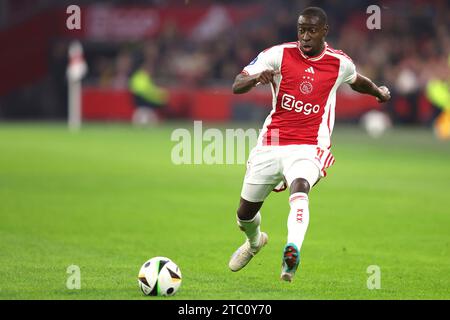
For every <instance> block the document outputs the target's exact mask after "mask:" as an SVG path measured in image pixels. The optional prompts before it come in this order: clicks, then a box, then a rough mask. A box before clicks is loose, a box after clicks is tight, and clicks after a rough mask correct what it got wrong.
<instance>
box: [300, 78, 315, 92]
mask: <svg viewBox="0 0 450 320" xmlns="http://www.w3.org/2000/svg"><path fill="white" fill-rule="evenodd" d="M312 91H313V85H312V84H311V82H309V81H308V80H303V81H302V82H301V83H300V92H301V93H303V94H310V93H311V92H312Z"/></svg>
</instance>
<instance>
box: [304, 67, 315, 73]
mask: <svg viewBox="0 0 450 320" xmlns="http://www.w3.org/2000/svg"><path fill="white" fill-rule="evenodd" d="M305 72H308V73H312V74H314V68H313V67H309V68H308V69H305Z"/></svg>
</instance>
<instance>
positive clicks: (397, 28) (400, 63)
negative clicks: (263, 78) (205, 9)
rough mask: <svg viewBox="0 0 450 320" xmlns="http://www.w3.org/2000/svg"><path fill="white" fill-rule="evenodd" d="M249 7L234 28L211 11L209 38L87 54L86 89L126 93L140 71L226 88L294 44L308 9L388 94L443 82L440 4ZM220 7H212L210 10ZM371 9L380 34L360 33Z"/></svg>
mask: <svg viewBox="0 0 450 320" xmlns="http://www.w3.org/2000/svg"><path fill="white" fill-rule="evenodd" d="M163 2H164V1H160V3H163ZM192 2H193V3H194V2H195V1H192ZM248 2H252V1H248ZM254 2H255V3H259V4H263V7H264V10H263V14H261V15H258V16H257V17H255V18H253V19H249V20H246V21H244V22H242V23H240V24H239V25H231V24H230V22H229V21H226V19H225V18H224V19H220V10H219V9H218V19H217V24H216V28H215V30H214V32H210V33H209V34H207V33H199V34H196V35H193V36H192V37H182V36H181V33H180V32H179V30H177V25H176V24H175V23H172V24H170V23H169V24H166V25H165V26H164V27H163V30H162V32H160V33H159V34H158V35H157V37H156V38H154V39H151V40H148V41H145V42H141V43H137V44H136V43H134V44H132V45H131V44H129V43H124V44H122V45H119V46H117V47H116V48H114V49H113V50H115V53H114V54H112V55H111V54H110V55H109V56H106V55H102V54H101V53H99V52H97V53H96V54H94V53H92V54H91V55H90V56H89V59H90V60H89V63H90V64H91V73H90V78H89V80H88V82H90V83H93V84H96V85H99V86H105V87H114V88H126V87H127V85H128V78H129V77H130V75H131V74H132V72H133V71H134V70H135V69H136V68H138V67H139V66H140V65H142V64H145V65H146V68H147V69H148V70H149V72H150V73H151V74H152V77H153V78H154V79H156V81H157V82H158V83H159V84H160V85H164V86H176V85H190V86H192V85H196V86H214V85H229V84H231V83H232V81H233V80H234V77H235V76H236V74H238V73H239V72H240V71H241V70H242V68H243V67H244V66H245V65H247V64H248V63H249V62H250V61H251V60H253V58H254V57H255V56H256V55H257V54H258V53H259V52H260V51H262V50H264V49H265V48H267V47H271V46H273V45H274V44H278V43H283V42H289V41H295V40H297V30H296V21H297V18H298V14H299V12H301V10H302V9H303V8H305V7H306V6H309V5H315V6H321V7H322V8H323V9H324V10H325V11H326V12H327V14H328V22H329V25H330V33H329V35H328V39H327V41H328V43H329V45H331V46H332V47H334V48H336V49H341V50H343V51H344V52H346V53H347V54H348V55H349V56H350V57H351V58H352V59H353V61H354V62H355V64H356V66H357V69H358V71H359V72H360V73H362V74H364V75H366V76H368V77H370V78H371V79H373V80H374V81H375V82H376V83H377V84H379V85H381V84H385V85H387V86H389V87H390V88H391V91H393V92H395V93H396V94H398V95H402V96H404V97H407V98H408V99H410V100H411V101H412V102H414V101H416V100H417V94H419V93H420V92H423V91H424V89H425V87H426V85H427V83H428V81H429V80H430V79H431V78H435V77H437V78H440V79H448V78H449V63H450V60H449V59H450V58H449V57H450V56H449V54H450V33H449V21H450V5H449V2H448V1H445V0H442V1H441V0H435V1H418V0H413V1H409V0H392V1H288V0H284V1H271V0H266V1H254ZM205 3H207V2H205ZM220 3H221V2H220V1H218V2H215V4H216V5H217V7H218V8H220ZM227 3H228V4H230V3H233V1H231V2H230V1H227ZM247 4H248V3H247ZM371 4H377V5H379V7H380V9H381V29H380V30H376V29H375V30H369V29H368V28H367V26H366V20H367V18H368V17H369V14H368V13H366V9H367V7H368V6H369V5H371ZM412 116H413V115H412Z"/></svg>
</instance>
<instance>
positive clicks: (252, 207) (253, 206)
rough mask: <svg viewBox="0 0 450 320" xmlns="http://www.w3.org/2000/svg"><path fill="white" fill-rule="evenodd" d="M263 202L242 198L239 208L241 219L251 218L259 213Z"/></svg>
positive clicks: (238, 213) (238, 214)
mask: <svg viewBox="0 0 450 320" xmlns="http://www.w3.org/2000/svg"><path fill="white" fill-rule="evenodd" d="M262 204H263V203H262V202H250V201H247V200H245V199H242V198H241V201H240V203H239V208H238V209H237V216H238V218H239V219H240V220H251V219H253V218H254V217H255V215H256V214H257V213H258V211H259V209H260V208H261V206H262Z"/></svg>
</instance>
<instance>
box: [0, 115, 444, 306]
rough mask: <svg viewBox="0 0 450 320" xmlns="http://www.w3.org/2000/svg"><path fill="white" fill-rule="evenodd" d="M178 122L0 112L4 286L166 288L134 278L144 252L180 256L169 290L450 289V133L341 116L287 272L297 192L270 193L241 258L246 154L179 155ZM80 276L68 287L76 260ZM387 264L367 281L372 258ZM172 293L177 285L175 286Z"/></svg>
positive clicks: (6, 291)
mask: <svg viewBox="0 0 450 320" xmlns="http://www.w3.org/2000/svg"><path fill="white" fill-rule="evenodd" d="M176 127H188V128H191V127H192V123H181V124H169V125H165V126H160V127H157V128H148V129H136V128H133V127H130V126H127V125H102V124H96V125H95V124H91V125H86V126H85V127H84V128H83V130H82V131H81V132H79V133H78V134H72V133H69V132H68V131H67V130H66V128H65V126H64V125H63V124H49V123H34V124H23V123H22V124H5V123H3V124H1V125H0V299H161V298H150V297H145V296H143V295H142V293H141V292H140V291H139V289H138V285H137V273H138V271H139V268H140V266H141V264H142V263H143V262H144V261H146V260H147V259H149V258H151V257H153V256H167V257H169V258H171V259H173V260H174V261H175V262H176V263H177V264H178V265H179V267H180V269H181V271H182V273H183V282H182V285H181V288H180V290H179V291H178V293H177V295H176V296H174V297H172V298H168V299H450V277H449V275H450V248H449V243H450V144H449V143H445V142H439V141H436V139H435V138H434V137H433V135H432V132H431V130H424V129H395V130H392V131H390V132H388V133H387V135H385V136H383V137H382V138H380V139H377V140H374V139H370V138H368V137H367V136H366V135H365V134H364V132H362V131H360V130H359V129H358V128H349V127H343V126H340V125H337V128H336V130H335V133H334V136H333V138H334V140H333V142H334V143H333V152H334V155H335V156H336V163H335V165H334V166H333V167H332V168H331V169H330V170H329V171H328V176H327V178H325V179H323V181H321V182H320V183H319V184H318V185H317V186H316V187H315V188H314V189H313V190H312V191H311V194H310V211H311V216H310V217H311V218H310V225H309V229H308V232H307V234H306V239H305V242H304V244H303V248H302V263H301V266H300V269H299V271H298V274H297V277H296V278H295V281H294V282H293V283H291V284H289V283H284V282H281V281H280V280H279V273H280V265H281V251H282V248H283V246H284V243H285V240H286V232H287V228H286V219H287V215H288V211H289V207H288V202H287V198H288V194H287V192H283V193H279V194H275V193H273V194H272V195H270V197H269V198H268V200H267V202H266V203H265V205H264V207H263V208H262V211H261V212H262V230H264V231H266V232H267V233H268V234H269V243H268V245H267V246H266V247H265V248H264V250H262V251H261V252H260V253H259V254H258V255H257V256H256V257H255V259H254V260H253V261H252V262H251V263H250V264H249V265H248V266H247V267H246V268H245V269H243V270H242V271H240V272H238V273H232V272H230V271H229V270H228V267H227V264H228V259H229V257H230V255H231V254H232V253H233V251H234V250H235V249H236V248H237V247H238V246H239V245H241V243H242V242H243V241H244V235H243V233H241V232H240V231H239V230H238V228H237V225H236V222H235V211H236V207H237V204H238V199H239V194H240V189H241V184H242V179H243V176H244V172H245V165H178V166H177V165H174V164H172V162H171V158H170V155H171V150H172V147H173V146H174V145H175V143H174V142H172V141H171V140H170V135H171V133H172V130H173V129H174V128H176ZM72 264H74V265H77V266H79V267H80V270H81V289H80V290H69V289H67V288H66V281H67V279H68V277H69V276H70V275H69V274H67V273H66V271H67V267H68V266H69V265H72ZM371 265H377V266H379V267H380V270H381V288H380V289H375V290H369V289H368V288H367V279H368V277H369V276H370V274H368V273H367V268H368V267H369V266H371ZM166 299H167V298H166Z"/></svg>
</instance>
